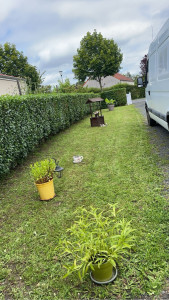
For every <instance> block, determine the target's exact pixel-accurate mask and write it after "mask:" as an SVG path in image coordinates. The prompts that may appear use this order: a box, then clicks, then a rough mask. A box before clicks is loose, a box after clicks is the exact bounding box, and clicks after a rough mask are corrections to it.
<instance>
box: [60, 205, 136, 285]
mask: <svg viewBox="0 0 169 300" xmlns="http://www.w3.org/2000/svg"><path fill="white" fill-rule="evenodd" d="M118 213H119V211H117V209H116V205H115V204H114V205H111V204H109V205H108V207H107V208H105V210H104V211H101V210H100V209H97V208H94V207H93V206H91V207H90V208H89V209H85V208H83V207H82V208H79V209H78V210H77V211H76V212H75V214H76V215H77V216H76V221H75V222H74V224H73V225H72V226H71V227H70V229H68V230H67V232H68V233H69V238H65V239H61V240H60V241H59V244H58V246H57V247H56V249H57V255H58V257H60V258H64V257H66V258H70V259H69V260H68V263H67V264H66V266H65V268H66V269H67V273H66V274H65V276H64V277H63V278H65V277H67V276H68V275H70V274H72V273H73V272H77V273H78V275H79V278H80V280H81V281H82V280H83V278H84V276H85V274H86V273H87V272H88V270H89V269H90V270H91V272H90V277H91V279H92V280H93V281H94V282H95V283H98V284H104V283H109V282H111V281H113V280H114V279H115V278H116V276H117V263H118V261H119V260H120V259H121V258H123V256H124V255H125V254H126V253H129V250H130V248H131V247H132V245H133V241H134V237H133V235H132V233H133V229H132V228H131V226H130V222H126V221H125V220H124V219H122V220H118Z"/></svg>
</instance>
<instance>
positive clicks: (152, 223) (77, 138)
mask: <svg viewBox="0 0 169 300" xmlns="http://www.w3.org/2000/svg"><path fill="white" fill-rule="evenodd" d="M104 116H105V121H106V122H107V123H108V126H106V127H99V128H98V127H95V128H91V127H90V124H89V118H86V119H85V120H83V121H81V122H78V123H77V124H75V125H73V126H72V127H71V128H70V129H67V130H65V131H64V132H62V133H60V134H58V135H57V136H55V137H51V138H50V139H49V140H48V141H47V142H46V143H45V144H43V145H41V146H39V147H38V148H37V150H36V151H35V152H34V153H33V154H32V155H30V156H29V157H28V158H27V160H26V161H25V163H24V164H23V165H22V166H20V167H18V168H17V169H16V170H15V171H13V172H12V173H11V175H10V176H8V177H7V178H6V179H4V180H2V181H1V183H0V195H1V199H0V205H1V214H0V222H1V229H0V257H1V262H0V280H1V281H0V282H1V284H0V291H1V294H0V298H1V299H136V298H137V297H141V295H150V296H151V297H153V295H158V294H159V293H160V291H161V290H162V288H163V287H164V283H165V279H166V277H167V271H168V270H167V260H168V257H169V255H168V253H169V251H168V250H169V249H168V242H167V241H168V232H167V228H168V204H167V201H166V199H165V197H164V196H163V185H162V182H163V174H162V172H161V170H160V161H159V158H158V157H157V156H156V155H155V154H154V153H153V150H152V148H153V146H152V145H150V142H149V135H148V131H147V127H146V125H145V124H144V123H143V119H142V117H141V115H140V114H139V113H138V112H137V111H136V110H135V108H134V107H133V106H128V107H119V108H116V109H115V111H113V112H107V110H105V111H104ZM73 155H83V156H84V159H83V162H82V163H81V164H73V162H72V157H73ZM46 157H55V158H56V159H58V160H59V162H60V163H59V164H60V165H61V166H63V167H64V174H63V177H62V178H61V179H58V178H55V191H56V194H57V196H56V198H54V199H53V200H51V201H49V202H42V201H39V197H38V194H37V191H36V188H35V186H34V184H33V181H32V179H31V178H30V175H29V172H30V171H29V165H30V163H33V162H35V161H37V160H41V159H44V158H46ZM157 163H158V164H157ZM108 202H109V203H115V202H117V203H118V205H119V207H120V208H123V211H122V212H121V216H124V217H125V218H126V219H127V220H131V221H132V227H133V228H135V229H136V231H135V235H136V245H135V247H134V249H133V251H132V253H131V256H130V258H128V259H125V260H124V261H123V262H121V263H120V265H119V274H118V277H117V279H116V280H115V282H114V283H113V284H109V285H106V286H97V285H95V284H94V283H92V282H91V280H90V278H89V276H88V275H87V276H86V277H85V280H84V282H83V283H80V282H79V279H78V277H77V276H76V275H72V276H71V277H68V278H66V279H64V280H63V279H62V276H63V275H64V274H65V269H64V267H63V265H64V261H63V262H62V261H59V260H58V257H57V252H56V251H55V247H56V245H57V242H58V240H59V238H61V237H62V236H65V234H66V229H67V228H68V227H69V226H70V225H71V224H72V223H73V212H74V211H75V209H76V208H77V207H78V206H81V205H84V206H85V207H89V206H90V205H91V204H92V205H93V206H96V207H100V208H104V206H105V204H106V203H108Z"/></svg>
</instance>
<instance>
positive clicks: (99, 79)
mask: <svg viewBox="0 0 169 300" xmlns="http://www.w3.org/2000/svg"><path fill="white" fill-rule="evenodd" d="M98 82H99V85H100V89H101V92H102V89H103V87H102V78H101V77H98Z"/></svg>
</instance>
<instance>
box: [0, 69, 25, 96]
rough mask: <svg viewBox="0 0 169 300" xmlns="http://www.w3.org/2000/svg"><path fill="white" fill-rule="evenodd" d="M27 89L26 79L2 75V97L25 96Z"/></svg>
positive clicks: (0, 77) (0, 86)
mask: <svg viewBox="0 0 169 300" xmlns="http://www.w3.org/2000/svg"><path fill="white" fill-rule="evenodd" d="M27 88H28V87H27V84H26V79H23V78H19V77H14V76H9V75H5V74H0V96H2V95H7V94H8V95H25V94H26V92H27Z"/></svg>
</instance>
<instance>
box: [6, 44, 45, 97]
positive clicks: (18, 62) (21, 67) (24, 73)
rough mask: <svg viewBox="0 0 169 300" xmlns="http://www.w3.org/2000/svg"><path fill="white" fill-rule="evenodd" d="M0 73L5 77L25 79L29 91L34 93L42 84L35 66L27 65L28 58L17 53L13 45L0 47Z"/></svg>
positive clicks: (21, 53)
mask: <svg viewBox="0 0 169 300" xmlns="http://www.w3.org/2000/svg"><path fill="white" fill-rule="evenodd" d="M0 72H1V73H4V74H6V75H11V76H16V77H22V78H26V80H27V84H28V85H29V87H30V89H31V90H32V91H34V90H35V89H36V87H37V86H38V85H39V84H40V83H41V82H42V75H43V74H42V75H40V73H39V72H38V71H37V69H36V67H35V66H32V65H30V64H29V63H28V58H27V57H26V56H24V54H23V52H19V51H18V50H17V49H16V46H15V45H14V44H10V43H5V44H4V45H0Z"/></svg>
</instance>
